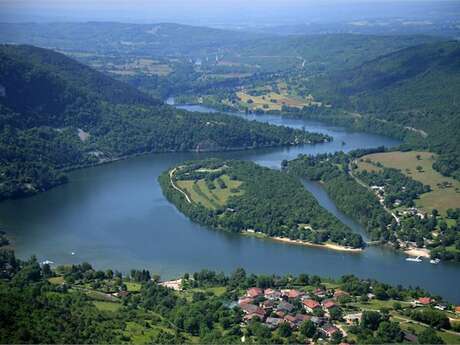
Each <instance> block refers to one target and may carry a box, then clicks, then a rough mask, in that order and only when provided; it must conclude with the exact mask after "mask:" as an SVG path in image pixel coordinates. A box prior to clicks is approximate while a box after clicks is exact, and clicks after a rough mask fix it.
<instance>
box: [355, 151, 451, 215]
mask: <svg viewBox="0 0 460 345" xmlns="http://www.w3.org/2000/svg"><path fill="white" fill-rule="evenodd" d="M362 159H363V161H364V162H361V161H360V162H358V166H359V169H360V170H364V169H367V170H368V171H372V170H375V169H376V167H375V166H373V165H372V164H369V163H366V162H365V161H366V160H367V159H369V160H370V161H371V162H374V163H381V164H382V165H384V166H385V167H388V168H395V169H399V170H401V172H402V173H404V174H405V175H407V176H409V177H411V178H413V179H414V180H417V181H420V182H421V183H423V184H426V185H429V186H430V187H431V189H432V191H431V192H429V193H424V194H422V195H421V196H420V199H419V200H417V201H416V204H417V206H418V207H420V208H422V209H423V210H425V211H426V212H431V210H432V209H433V208H436V209H437V210H438V211H439V212H440V213H441V214H442V215H445V214H446V210H447V209H448V208H456V207H459V205H460V182H459V181H457V180H455V179H453V178H450V177H446V176H442V175H441V174H440V173H439V172H437V171H436V170H434V169H433V167H432V165H433V162H434V161H435V159H436V155H435V154H433V153H431V152H422V151H410V152H400V151H397V152H383V153H375V154H370V155H367V156H364V157H362ZM417 168H419V169H417ZM420 168H421V170H420Z"/></svg>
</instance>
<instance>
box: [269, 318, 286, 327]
mask: <svg viewBox="0 0 460 345" xmlns="http://www.w3.org/2000/svg"><path fill="white" fill-rule="evenodd" d="M282 323H284V320H283V319H279V318H277V317H267V320H265V324H266V325H267V326H268V327H269V328H272V329H273V328H276V327H278V326H279V325H281V324H282Z"/></svg>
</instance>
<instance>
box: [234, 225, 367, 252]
mask: <svg viewBox="0 0 460 345" xmlns="http://www.w3.org/2000/svg"><path fill="white" fill-rule="evenodd" d="M241 234H242V235H244V236H251V237H256V238H260V239H267V240H272V241H276V242H283V243H288V244H295V245H300V246H306V247H316V248H322V249H329V250H335V251H339V252H347V253H362V252H363V251H364V249H363V248H351V247H344V246H341V245H340V244H334V243H322V244H319V243H313V242H308V241H302V240H291V239H290V238H287V237H279V236H276V237H275V236H267V235H265V234H262V233H256V232H251V231H247V230H243V231H241Z"/></svg>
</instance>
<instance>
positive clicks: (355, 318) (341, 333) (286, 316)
mask: <svg viewBox="0 0 460 345" xmlns="http://www.w3.org/2000/svg"><path fill="white" fill-rule="evenodd" d="M358 298H359V299H362V300H367V301H369V300H373V299H375V298H376V296H375V295H374V294H372V293H368V294H366V295H365V296H364V297H362V296H361V297H358ZM354 299H356V297H353V296H352V295H351V294H350V293H348V292H346V291H343V290H341V289H339V288H337V289H322V288H316V289H314V290H313V291H312V292H308V293H307V292H302V291H299V290H296V289H279V290H278V289H271V288H268V289H265V290H264V289H261V288H258V287H252V288H249V289H248V290H247V291H246V293H245V295H243V296H241V297H240V298H239V300H238V305H239V307H240V308H241V309H242V311H243V312H244V317H243V323H242V326H243V327H246V326H247V325H248V324H249V323H251V322H253V321H254V320H257V321H259V322H262V323H263V324H264V325H265V326H266V327H268V328H269V329H271V330H275V329H277V328H278V327H280V326H282V325H284V327H286V325H287V326H288V327H289V328H290V329H291V330H292V331H296V330H299V329H300V328H301V326H302V324H303V323H304V322H305V321H311V322H312V323H313V324H314V325H315V328H316V330H317V332H316V333H315V335H316V336H318V335H319V338H317V341H323V340H326V341H331V342H333V343H340V344H347V343H346V342H340V341H341V340H342V339H345V338H346V337H347V335H348V332H349V331H348V329H349V328H350V327H351V326H359V324H360V323H361V319H362V317H363V311H364V310H366V309H361V308H359V307H356V306H351V304H350V303H349V302H350V301H352V300H354ZM396 303H398V302H396ZM403 303H405V304H404V306H405V307H407V308H410V309H413V308H419V307H421V308H434V309H437V310H440V311H447V310H448V309H449V305H448V304H446V303H443V302H441V303H437V301H436V300H435V299H434V298H431V297H419V298H416V299H413V300H412V301H410V302H403ZM396 307H397V308H402V305H396ZM367 310H370V311H379V312H384V313H385V312H387V311H386V310H384V308H382V310H372V309H367ZM454 314H456V315H457V317H459V316H460V306H453V307H452V315H454ZM397 318H398V317H396V319H397ZM406 322H409V323H410V321H408V320H406ZM403 334H404V340H405V341H406V342H413V343H417V336H416V335H415V334H413V333H411V332H410V331H403ZM309 343H315V342H314V341H313V339H312V342H309Z"/></svg>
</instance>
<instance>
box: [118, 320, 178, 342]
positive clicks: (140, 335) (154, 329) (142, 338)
mask: <svg viewBox="0 0 460 345" xmlns="http://www.w3.org/2000/svg"><path fill="white" fill-rule="evenodd" d="M160 330H163V331H165V332H169V333H173V331H172V330H171V329H168V328H166V327H162V326H157V325H153V324H152V323H150V322H148V321H145V324H144V325H142V324H140V323H137V322H127V323H126V330H125V332H124V333H125V336H128V337H129V338H130V339H131V341H130V342H131V343H133V344H148V343H150V342H151V339H152V337H154V336H156V335H157V334H158V333H159V332H160Z"/></svg>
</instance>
